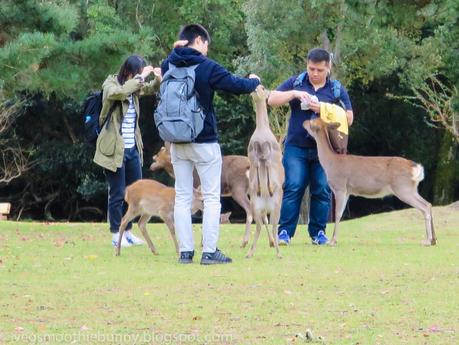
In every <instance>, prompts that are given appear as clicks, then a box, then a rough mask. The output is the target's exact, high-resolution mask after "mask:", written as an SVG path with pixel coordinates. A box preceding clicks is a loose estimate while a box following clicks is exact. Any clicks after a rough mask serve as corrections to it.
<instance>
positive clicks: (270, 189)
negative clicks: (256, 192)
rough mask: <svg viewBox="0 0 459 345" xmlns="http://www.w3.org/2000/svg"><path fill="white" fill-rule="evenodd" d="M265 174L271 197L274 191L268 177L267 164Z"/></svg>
mask: <svg viewBox="0 0 459 345" xmlns="http://www.w3.org/2000/svg"><path fill="white" fill-rule="evenodd" d="M266 176H267V179H268V192H269V196H270V197H271V198H272V197H273V194H274V193H273V189H272V188H271V180H270V178H269V167H268V166H267V167H266Z"/></svg>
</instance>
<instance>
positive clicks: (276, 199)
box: [242, 85, 284, 257]
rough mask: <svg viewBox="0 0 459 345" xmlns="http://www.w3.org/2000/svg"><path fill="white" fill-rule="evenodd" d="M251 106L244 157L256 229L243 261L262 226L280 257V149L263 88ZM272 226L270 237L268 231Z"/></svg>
mask: <svg viewBox="0 0 459 345" xmlns="http://www.w3.org/2000/svg"><path fill="white" fill-rule="evenodd" d="M251 96H252V98H253V101H254V103H255V112H256V128H255V131H254V133H253V134H252V137H251V138H250V142H249V147H248V157H249V160H250V174H249V180H250V184H249V191H250V204H251V206H252V213H253V217H254V219H255V221H256V224H257V227H256V232H255V236H254V239H253V243H252V247H251V248H250V250H249V252H248V254H247V257H252V256H253V254H254V252H255V248H256V245H257V241H258V237H259V236H260V231H261V226H262V224H264V225H265V227H266V230H267V232H268V238H269V242H270V245H271V246H272V245H274V246H275V247H276V254H277V256H278V257H281V255H280V252H279V244H278V240H277V226H278V223H279V217H280V207H281V203H282V184H283V183H284V168H283V166H282V152H281V149H280V145H279V143H278V142H277V140H276V137H275V136H274V134H273V132H272V131H271V129H270V127H269V119H268V110H267V106H266V99H267V98H268V92H267V91H266V90H265V89H264V87H263V86H261V85H260V86H258V87H257V88H256V90H255V91H254V92H252V94H251ZM268 216H269V223H271V225H272V236H271V234H270V232H269V229H268ZM249 237H250V229H249V231H246V233H245V235H244V241H243V243H242V245H243V246H245V245H246V244H247V243H248V241H249Z"/></svg>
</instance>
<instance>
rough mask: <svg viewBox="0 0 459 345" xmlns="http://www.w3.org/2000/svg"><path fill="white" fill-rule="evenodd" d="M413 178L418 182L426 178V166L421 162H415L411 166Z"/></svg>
mask: <svg viewBox="0 0 459 345" xmlns="http://www.w3.org/2000/svg"><path fill="white" fill-rule="evenodd" d="M411 179H412V180H413V181H414V182H416V183H419V182H421V181H422V180H423V179H424V167H423V166H422V165H421V164H415V165H414V166H413V167H412V168H411Z"/></svg>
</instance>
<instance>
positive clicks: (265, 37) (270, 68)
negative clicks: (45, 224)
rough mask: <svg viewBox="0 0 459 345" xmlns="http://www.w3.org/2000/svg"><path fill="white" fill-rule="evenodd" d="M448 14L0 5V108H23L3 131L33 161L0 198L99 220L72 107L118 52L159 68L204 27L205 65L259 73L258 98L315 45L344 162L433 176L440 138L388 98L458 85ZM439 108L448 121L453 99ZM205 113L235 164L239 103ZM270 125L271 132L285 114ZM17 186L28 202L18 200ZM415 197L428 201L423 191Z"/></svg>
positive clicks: (451, 14)
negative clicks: (194, 26)
mask: <svg viewBox="0 0 459 345" xmlns="http://www.w3.org/2000/svg"><path fill="white" fill-rule="evenodd" d="M458 13H459V3H458V2H457V1H456V0H422V1H392V2H382V1H377V0H366V1H356V0H321V1H319V0H308V1H306V0H285V1H274V0H248V1H244V0H205V1H201V0H173V1H157V0H143V1H134V2H133V1H127V0H116V1H112V0H110V1H109V0H89V1H87V0H48V1H32V0H22V1H13V0H4V1H2V5H1V6H0V23H1V27H0V101H1V102H4V101H5V100H15V101H17V102H20V103H21V104H24V106H23V109H22V112H23V113H24V114H23V115H22V116H21V118H20V119H19V120H18V121H17V122H15V125H14V127H15V128H13V130H14V131H13V132H14V133H16V134H15V135H16V136H17V142H18V143H20V145H21V147H22V149H23V151H24V152H25V153H28V152H32V153H33V154H34V156H33V158H34V159H36V160H37V162H38V165H37V166H36V168H35V169H33V170H30V171H29V172H28V175H27V176H25V177H24V179H21V180H18V181H17V182H16V183H12V184H10V185H9V186H8V188H7V189H6V194H8V195H12V198H13V199H14V198H18V200H20V202H21V203H22V204H23V207H24V213H27V212H30V214H32V215H37V216H38V217H41V216H42V213H43V212H42V211H40V210H43V209H44V208H45V207H48V211H49V209H50V208H51V209H52V211H53V212H54V213H55V214H57V215H59V216H60V215H63V217H65V215H69V214H72V213H73V214H75V212H77V211H76V210H77V209H78V207H79V206H81V205H86V204H91V203H93V204H95V205H98V207H100V208H102V209H104V208H105V200H104V196H105V195H104V182H103V180H104V178H103V175H102V172H101V171H100V170H99V169H98V168H97V167H96V166H94V164H93V163H92V161H91V160H92V157H91V154H92V153H91V152H90V150H87V148H86V149H85V148H84V146H82V145H81V138H82V134H81V130H82V124H81V116H80V111H81V109H80V108H81V102H82V100H83V99H84V97H85V96H86V94H87V93H88V91H89V90H91V89H98V88H100V87H101V84H102V82H103V81H104V79H105V78H106V76H107V75H108V74H112V73H117V71H118V69H119V66H120V64H121V62H122V61H123V60H124V59H125V58H126V57H127V56H129V55H130V54H133V53H137V54H140V55H143V56H145V57H146V59H147V60H148V61H149V62H150V63H151V64H153V65H154V66H159V64H160V63H161V61H162V60H163V59H164V58H165V57H166V56H167V54H168V53H169V52H170V50H171V47H172V43H173V42H174V41H175V40H176V39H177V33H178V31H179V29H180V27H181V26H182V25H184V24H188V23H193V22H199V23H202V24H203V25H204V26H206V27H207V28H208V29H209V32H210V34H211V36H212V43H211V45H210V50H209V57H210V58H212V59H214V60H216V61H217V62H219V63H221V64H222V65H223V66H225V67H227V68H228V69H229V70H230V71H232V72H234V71H237V72H238V73H239V74H241V75H243V74H246V73H248V72H254V73H257V74H259V75H260V76H261V77H262V79H263V83H264V85H265V86H267V87H269V88H274V87H276V86H277V85H278V84H279V83H280V82H281V81H283V80H285V79H286V78H288V77H289V76H290V75H292V74H293V73H296V72H298V71H300V70H302V69H304V58H305V56H306V54H307V52H308V50H309V49H311V48H313V47H316V46H326V47H328V48H329V49H330V50H332V51H333V52H334V55H335V63H334V66H333V74H334V76H335V77H338V78H339V79H340V80H341V81H342V82H343V84H344V85H345V86H347V88H348V89H349V90H350V95H351V99H352V101H353V103H354V110H355V113H356V122H355V127H353V129H352V132H351V145H354V144H353V143H356V144H357V145H356V146H353V149H354V150H355V152H362V153H363V152H365V153H366V152H368V153H371V154H389V153H390V154H403V155H405V154H406V155H407V156H408V157H410V158H413V159H416V160H419V161H422V162H423V164H424V165H425V166H426V170H427V176H432V175H435V169H437V168H438V167H439V166H440V164H435V159H436V158H435V157H437V155H439V154H443V153H441V152H447V151H448V150H443V149H442V150H439V146H440V143H441V135H432V134H431V133H433V132H435V133H437V132H436V131H435V130H433V129H429V128H427V127H426V126H425V123H424V121H422V119H423V118H424V117H425V116H426V113H425V112H423V111H419V110H418V109H416V108H414V107H412V106H411V105H409V104H402V103H401V102H399V101H398V100H395V99H393V98H391V97H389V95H393V96H395V97H402V96H405V95H407V94H410V90H419V89H421V86H423V85H424V84H425V81H426V79H427V78H428V77H430V76H432V75H436V76H438V77H439V78H440V79H441V81H442V82H444V83H445V85H450V86H456V89H457V88H458V87H459V60H458V59H457V56H458V51H459V46H458V45H459V43H458V42H459V25H458ZM451 89H452V90H453V88H451ZM146 104H147V105H146V106H145V108H144V109H143V110H142V115H141V117H145V118H146V120H147V121H145V123H147V127H145V128H144V127H142V131H143V132H144V139H145V142H146V143H147V144H146V155H145V158H146V162H145V163H146V165H148V164H149V163H150V162H151V154H152V153H154V152H155V151H156V150H157V149H158V148H159V147H160V146H161V142H160V140H159V138H158V136H157V133H156V132H155V130H154V128H153V123H152V121H151V114H152V112H153V107H154V102H152V100H150V101H149V103H148V102H147V103H146ZM451 104H452V106H451V109H453V110H454V111H455V114H457V113H458V111H459V98H458V95H457V94H454V95H452V97H451ZM215 108H216V114H217V120H218V128H219V138H220V142H221V145H222V151H223V152H224V153H225V154H236V153H237V154H245V153H246V147H247V142H248V140H249V137H250V135H251V133H252V131H253V128H254V118H255V113H254V110H253V108H252V101H251V99H250V97H248V96H242V97H235V96H231V95H227V94H224V93H220V94H219V95H218V96H217V97H216V101H215ZM270 116H271V118H272V120H273V121H274V122H275V121H277V123H274V122H273V126H275V131H276V132H279V134H281V133H280V132H281V128H283V126H284V124H285V121H284V120H285V116H286V114H285V111H283V110H280V111H278V112H275V113H271V114H270ZM400 118H403V119H404V120H403V121H400V120H399V119H400ZM142 121H144V120H143V119H142ZM142 126H144V122H142ZM375 128H377V130H376V129H375ZM394 128H396V129H397V130H396V131H394V130H393V129H394ZM375 133H377V134H375ZM388 133H389V134H388ZM406 133H412V134H406ZM375 135H376V136H377V140H375ZM50 143H52V145H50ZM370 149H371V150H370ZM78 150H80V154H78V152H77V151H78ZM440 151H441V152H440ZM440 159H442V158H440ZM78 162H79V163H78ZM438 175H441V174H440V173H439V174H438ZM452 175H454V172H453V173H452ZM448 176H450V175H448ZM160 177H161V176H160ZM56 181H59V182H61V181H65V185H66V187H67V191H63V190H62V195H60V196H59V197H58V198H57V199H55V201H52V202H51V205H52V206H49V204H48V203H49V200H46V198H45V197H43V198H42V199H43V200H42V201H37V200H40V197H37V195H39V194H40V193H43V194H47V195H52V194H53V193H50V192H49V191H55V190H59V191H60V190H61V189H60V187H61V185H62V183H61V185H59V183H57V182H56ZM451 181H452V180H451ZM431 183H432V184H433V182H431ZM455 183H456V182H454V183H453V184H455ZM444 185H447V184H444ZM22 188H26V189H27V190H28V192H26V193H23V194H22V195H21V194H20V193H19V191H20V190H22ZM423 188H424V190H423V193H424V194H426V195H431V194H432V193H433V190H434V187H433V186H432V185H430V186H429V187H428V188H427V187H423ZM455 195H457V193H456V194H455ZM58 201H59V202H58Z"/></svg>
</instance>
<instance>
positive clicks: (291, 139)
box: [268, 48, 354, 245]
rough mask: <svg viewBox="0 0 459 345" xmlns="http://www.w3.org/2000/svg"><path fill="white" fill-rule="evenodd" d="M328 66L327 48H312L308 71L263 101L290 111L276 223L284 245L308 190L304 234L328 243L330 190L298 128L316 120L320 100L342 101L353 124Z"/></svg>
mask: <svg viewBox="0 0 459 345" xmlns="http://www.w3.org/2000/svg"><path fill="white" fill-rule="evenodd" d="M330 63H331V62H330V54H329V53H328V52H327V51H326V50H324V49H321V48H315V49H312V50H311V51H310V52H309V53H308V57H307V64H306V72H307V73H304V74H300V75H294V76H292V77H290V78H289V79H287V80H286V81H284V82H283V83H282V84H281V85H280V86H279V87H278V88H277V90H276V91H272V92H271V94H270V96H269V99H268V104H269V105H271V106H278V105H283V104H287V103H288V104H289V105H290V109H291V116H290V120H289V125H288V133H287V138H286V140H285V147H284V156H283V165H284V169H285V182H284V195H283V199H282V206H281V215H280V220H279V233H278V236H279V244H280V245H286V244H289V243H290V239H291V238H292V237H293V236H294V234H295V230H296V226H297V223H298V216H299V213H300V205H301V200H302V198H303V195H304V192H305V189H306V187H307V186H309V191H310V195H311V202H310V208H309V223H308V232H309V236H310V237H311V240H312V243H313V244H317V245H324V244H326V243H327V242H328V238H327V236H326V235H325V227H326V225H327V218H328V212H329V205H330V198H331V191H330V189H329V187H328V183H327V176H326V175H325V171H324V169H323V168H322V166H321V165H320V162H319V158H318V155H317V146H316V142H315V140H314V138H313V137H311V136H310V135H309V133H308V132H307V131H306V130H305V129H304V128H303V122H304V121H305V120H309V119H310V118H311V117H313V116H319V114H320V102H326V103H337V102H341V103H342V105H343V106H344V108H345V110H346V115H347V119H348V124H349V126H350V125H351V124H352V121H353V118H354V114H353V112H352V105H351V101H350V99H349V95H348V93H347V91H346V90H345V89H344V87H342V86H340V87H339V88H340V90H339V99H336V95H335V90H334V85H337V84H336V83H334V82H333V81H332V80H330V78H329V75H330ZM339 85H340V84H339ZM302 103H303V104H305V105H307V107H306V109H304V108H303V107H302V105H301V104H302Z"/></svg>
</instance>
